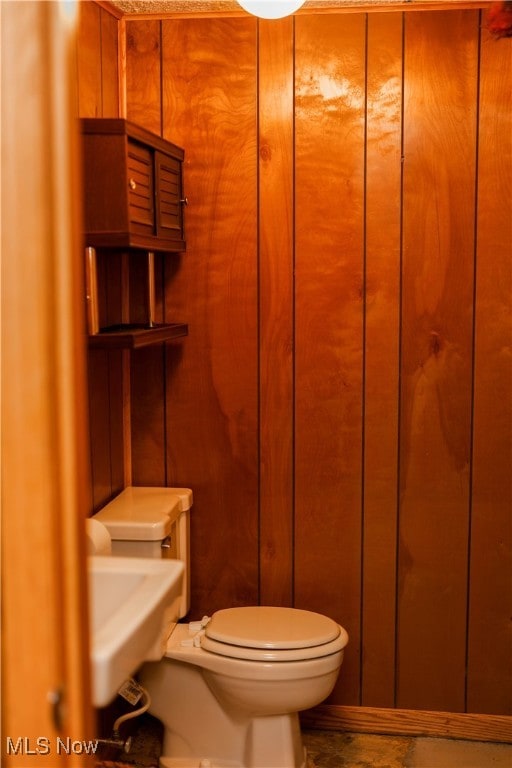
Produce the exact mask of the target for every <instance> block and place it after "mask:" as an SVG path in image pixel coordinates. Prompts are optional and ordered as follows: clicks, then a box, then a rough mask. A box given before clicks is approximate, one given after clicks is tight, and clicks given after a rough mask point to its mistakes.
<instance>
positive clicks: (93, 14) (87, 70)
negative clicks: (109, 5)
mask: <svg viewBox="0 0 512 768" xmlns="http://www.w3.org/2000/svg"><path fill="white" fill-rule="evenodd" d="M77 47H78V57H77V81H78V82H77V91H78V109H79V115H80V117H101V116H102V98H101V9H100V7H99V6H98V5H96V3H80V24H79V26H78V41H77Z"/></svg>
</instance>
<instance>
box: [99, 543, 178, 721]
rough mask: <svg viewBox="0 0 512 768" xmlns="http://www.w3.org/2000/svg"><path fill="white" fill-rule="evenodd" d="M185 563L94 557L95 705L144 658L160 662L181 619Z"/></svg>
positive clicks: (112, 692) (106, 699)
mask: <svg viewBox="0 0 512 768" xmlns="http://www.w3.org/2000/svg"><path fill="white" fill-rule="evenodd" d="M183 571H184V565H183V563H182V562H181V561H179V560H157V559H149V558H142V557H110V556H103V555H95V556H90V557H89V558H88V579H89V615H90V628H91V629H90V632H91V643H90V647H91V675H92V703H93V705H94V706H95V707H104V706H106V705H107V704H109V703H110V702H111V701H112V699H113V698H114V697H115V696H116V694H117V691H118V689H119V687H120V685H121V684H122V683H123V682H124V681H125V680H126V679H127V678H128V677H130V676H131V675H133V674H134V672H135V671H136V670H137V669H138V667H139V666H140V665H141V664H142V663H143V662H144V661H157V660H158V659H161V658H162V656H163V654H164V651H165V643H166V640H167V638H168V636H169V634H170V632H171V630H172V628H173V627H174V624H175V623H176V621H177V618H178V612H179V606H180V596H181V592H182V582H183Z"/></svg>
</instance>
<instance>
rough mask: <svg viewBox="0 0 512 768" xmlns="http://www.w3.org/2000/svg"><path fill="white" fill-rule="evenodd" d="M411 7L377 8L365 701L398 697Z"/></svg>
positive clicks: (368, 305)
mask: <svg viewBox="0 0 512 768" xmlns="http://www.w3.org/2000/svg"><path fill="white" fill-rule="evenodd" d="M402 23H403V18H402V15H401V14H398V13H396V14H394V13H393V14H368V54H367V62H368V64H367V67H368V70H367V94H366V97H367V109H366V115H367V125H366V134H367V136H366V217H365V220H366V272H365V385H364V516H363V533H364V536H363V550H362V562H363V624H362V631H363V658H364V661H363V667H362V673H363V674H362V694H361V701H362V703H363V704H367V705H370V706H374V707H392V706H394V698H395V621H396V600H395V593H396V532H397V461H398V391H399V381H398V377H399V367H400V366H399V338H400V337H399V323H400V240H401V216H400V201H401V162H400V154H401V141H402Z"/></svg>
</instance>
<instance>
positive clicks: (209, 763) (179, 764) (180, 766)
mask: <svg viewBox="0 0 512 768" xmlns="http://www.w3.org/2000/svg"><path fill="white" fill-rule="evenodd" d="M303 752H304V757H303V760H302V762H301V763H295V764H294V766H293V768H307V753H306V749H305V748H303ZM160 768H248V767H247V766H246V765H243V764H242V763H239V762H236V761H233V760H228V761H226V760H222V761H218V760H215V759H212V760H210V759H209V758H207V757H203V758H200V759H198V758H197V757H192V758H191V757H189V758H183V757H161V758H160ZM269 768H270V766H269ZM279 768H280V766H279Z"/></svg>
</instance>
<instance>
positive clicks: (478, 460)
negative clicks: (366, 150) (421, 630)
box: [467, 30, 512, 714]
mask: <svg viewBox="0 0 512 768" xmlns="http://www.w3.org/2000/svg"><path fill="white" fill-rule="evenodd" d="M503 43H505V45H504V44H503ZM511 77H512V48H511V46H510V41H508V40H501V41H498V42H497V41H496V40H495V39H494V38H491V37H490V36H489V35H488V34H487V33H486V32H485V30H484V31H483V33H482V47H481V67H480V123H479V153H478V170H479V174H478V221H477V224H478V229H477V246H478V247H477V277H476V288H477V291H476V334H475V405H474V422H473V444H474V450H473V476H472V481H473V484H472V510H473V516H472V526H471V569H470V577H471V581H470V614H469V658H468V696H467V708H468V711H470V712H491V713H494V712H496V713H509V714H510V713H512V668H511V667H512V653H511V650H512V636H511V624H510V610H511V606H512V579H511V578H510V574H511V573H512V355H511V350H512V317H511V311H512V302H511V293H512V272H511V270H512V222H511V216H510V212H511V208H512V114H511V109H510V83H511Z"/></svg>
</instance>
